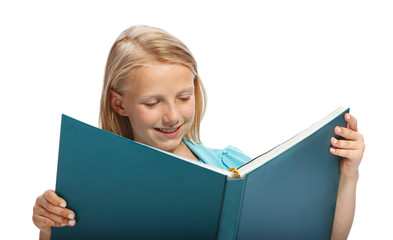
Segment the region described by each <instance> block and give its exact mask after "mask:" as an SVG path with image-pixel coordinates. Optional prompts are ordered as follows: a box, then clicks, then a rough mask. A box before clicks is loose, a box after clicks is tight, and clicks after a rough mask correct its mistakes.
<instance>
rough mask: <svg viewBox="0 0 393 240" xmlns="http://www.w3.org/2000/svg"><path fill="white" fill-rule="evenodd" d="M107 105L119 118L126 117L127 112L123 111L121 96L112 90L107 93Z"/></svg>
mask: <svg viewBox="0 0 393 240" xmlns="http://www.w3.org/2000/svg"><path fill="white" fill-rule="evenodd" d="M109 104H110V105H111V107H112V109H113V110H115V112H117V113H118V114H120V116H127V112H126V110H125V109H124V104H123V96H121V95H120V94H118V93H117V92H115V91H113V90H110V91H109Z"/></svg>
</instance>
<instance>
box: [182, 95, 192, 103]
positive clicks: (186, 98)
mask: <svg viewBox="0 0 393 240" xmlns="http://www.w3.org/2000/svg"><path fill="white" fill-rule="evenodd" d="M190 98H191V96H182V97H179V99H180V100H181V101H183V102H186V101H188V100H190Z"/></svg>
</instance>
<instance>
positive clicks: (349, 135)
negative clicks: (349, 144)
mask: <svg viewBox="0 0 393 240" xmlns="http://www.w3.org/2000/svg"><path fill="white" fill-rule="evenodd" d="M334 133H335V134H337V135H338V136H341V137H343V138H345V139H347V140H355V141H361V140H362V139H363V136H362V135H361V134H360V133H359V132H355V131H354V130H351V129H349V128H344V127H338V126H337V127H335V128H334Z"/></svg>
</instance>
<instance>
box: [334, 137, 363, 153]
mask: <svg viewBox="0 0 393 240" xmlns="http://www.w3.org/2000/svg"><path fill="white" fill-rule="evenodd" d="M330 143H331V144H332V146H334V147H335V148H341V149H351V150H355V149H361V147H362V145H363V144H362V143H361V142H360V141H349V140H338V139H337V138H335V137H332V138H331V140H330Z"/></svg>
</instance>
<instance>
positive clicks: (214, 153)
mask: <svg viewBox="0 0 393 240" xmlns="http://www.w3.org/2000/svg"><path fill="white" fill-rule="evenodd" d="M184 142H185V143H186V145H187V146H188V147H189V148H190V150H191V151H192V152H193V153H194V154H195V155H197V156H198V158H199V160H200V161H201V162H203V163H206V164H209V165H213V166H216V167H219V168H222V169H226V170H228V169H230V168H233V167H234V168H239V167H240V166H242V165H243V164H245V163H247V162H249V161H250V160H251V158H250V157H249V156H247V155H246V154H244V153H243V152H242V151H241V150H239V149H238V148H236V147H234V146H227V147H226V148H224V149H215V148H207V147H205V146H204V145H203V144H202V143H192V142H190V141H188V140H184Z"/></svg>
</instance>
